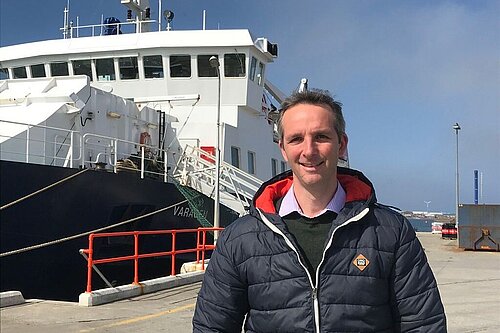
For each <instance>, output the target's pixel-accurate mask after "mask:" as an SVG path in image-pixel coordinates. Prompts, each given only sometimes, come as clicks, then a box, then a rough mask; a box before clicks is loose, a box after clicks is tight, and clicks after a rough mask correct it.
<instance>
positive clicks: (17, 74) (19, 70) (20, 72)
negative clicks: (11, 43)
mask: <svg viewBox="0 0 500 333" xmlns="http://www.w3.org/2000/svg"><path fill="white" fill-rule="evenodd" d="M12 74H13V75H14V79H26V78H27V77H28V74H27V73H26V67H24V66H22V67H15V68H12Z"/></svg>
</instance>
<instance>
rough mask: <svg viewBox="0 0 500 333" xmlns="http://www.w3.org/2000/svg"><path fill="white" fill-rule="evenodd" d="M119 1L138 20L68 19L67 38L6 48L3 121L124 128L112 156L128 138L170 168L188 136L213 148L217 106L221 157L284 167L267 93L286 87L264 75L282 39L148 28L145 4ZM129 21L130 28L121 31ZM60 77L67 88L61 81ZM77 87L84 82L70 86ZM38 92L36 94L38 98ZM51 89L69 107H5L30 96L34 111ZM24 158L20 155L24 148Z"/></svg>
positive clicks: (82, 129)
mask: <svg viewBox="0 0 500 333" xmlns="http://www.w3.org/2000/svg"><path fill="white" fill-rule="evenodd" d="M122 3H124V4H126V5H128V7H129V8H132V9H133V11H134V13H135V18H134V19H130V20H128V21H127V22H125V23H123V24H122V23H118V21H117V20H116V19H112V20H109V19H108V20H106V22H112V23H106V24H100V25H94V26H81V27H74V26H69V25H66V26H65V28H64V29H63V32H64V36H65V38H63V39H58V40H48V41H40V42H34V43H28V44H20V45H14V46H8V47H3V48H1V52H0V79H2V80H4V81H0V82H1V83H0V99H1V105H2V106H3V107H2V109H1V110H0V121H1V120H3V121H14V122H20V123H27V124H31V125H45V126H50V127H57V128H59V127H62V128H63V129H66V130H71V131H76V132H78V134H79V135H80V136H83V135H85V134H86V133H93V134H95V135H102V136H109V137H118V138H119V139H120V140H124V141H126V142H128V143H129V144H128V145H129V146H130V147H129V148H126V149H125V150H126V152H123V154H122V156H118V157H116V155H115V159H124V158H126V157H127V156H126V154H134V147H132V146H133V145H132V143H137V144H147V145H151V146H153V147H158V149H159V150H158V153H159V154H160V155H162V156H161V158H162V159H163V157H165V159H166V163H167V166H168V168H166V169H165V170H166V171H167V172H171V173H172V174H173V173H174V170H178V169H179V161H180V158H181V156H182V154H183V153H184V152H185V151H184V150H185V148H186V145H189V146H190V148H193V147H194V148H198V149H201V150H202V152H201V154H203V151H205V152H207V153H210V154H213V153H214V152H215V148H216V145H217V142H216V138H217V126H216V119H217V115H218V114H219V116H220V126H221V141H220V151H221V159H222V160H223V161H225V162H227V163H229V164H230V165H232V166H234V167H236V168H237V169H239V170H241V171H243V172H245V173H248V174H250V175H251V176H255V177H256V178H258V179H268V178H270V177H271V176H273V175H275V174H277V173H280V172H282V171H284V170H285V169H286V168H287V166H286V163H285V162H284V161H283V159H282V156H281V153H280V152H279V148H278V146H277V144H276V141H277V140H276V134H275V124H274V122H273V120H272V115H270V112H273V111H275V110H276V108H275V107H273V106H272V105H271V103H270V102H269V100H270V99H271V98H274V100H275V101H277V102H278V103H279V102H280V99H281V98H282V96H283V94H282V93H281V92H280V91H279V90H278V89H276V88H275V87H274V86H273V85H272V84H270V83H268V82H267V81H266V66H267V65H268V64H270V63H271V62H273V60H274V59H275V58H276V57H277V45H276V44H273V43H271V42H270V41H268V40H267V39H266V38H257V39H254V38H253V37H252V36H251V34H250V32H249V31H248V30H244V29H241V30H190V31H175V30H171V29H170V28H169V27H168V29H167V30H163V31H155V32H151V31H149V32H143V31H148V30H150V28H151V27H153V26H155V24H156V22H155V21H154V20H151V19H150V17H146V16H147V15H146V11H147V10H148V9H147V7H145V6H147V5H148V4H147V3H146V2H144V1H143V4H142V6H141V4H140V3H139V2H137V3H136V2H133V1H122ZM169 13H170V14H168V15H170V16H171V12H169ZM66 15H67V13H66ZM168 15H166V16H167V17H168ZM129 16H130V17H132V16H131V13H129ZM65 20H66V21H68V18H67V16H66V19H65ZM146 27H147V28H146ZM127 30H133V32H131V33H125V32H124V31H127ZM84 35H87V36H84ZM212 57H216V59H217V60H218V63H219V70H220V71H219V72H218V70H217V68H214V67H212V66H211V64H210V61H209V60H210V58H212ZM82 75H84V76H86V77H87V78H88V81H89V84H88V87H85V88H84V87H83V86H82V82H83V81H82V80H83V79H82ZM71 78H73V80H71ZM58 86H61V88H59V89H56V88H57V87H58ZM72 86H78V87H79V88H78V89H77V88H75V89H74V91H71V87H72ZM219 89H220V91H219ZM58 90H59V91H58ZM62 91H64V92H62ZM91 91H92V93H91ZM37 94H38V96H39V97H40V98H38V100H37V99H36V98H34V96H36V95H37ZM54 94H55V95H59V100H61V101H64V100H65V99H66V100H67V102H66V103H65V104H66V105H67V107H66V109H65V110H61V109H60V107H57V108H55V109H50V107H48V108H49V109H50V110H48V111H45V113H47V115H45V116H42V115H37V116H32V115H31V116H28V114H25V115H24V116H22V117H12V112H10V113H9V111H7V110H11V111H12V110H14V108H17V109H22V110H23V111H16V112H17V113H16V114H18V115H19V114H22V113H23V112H24V113H25V112H27V111H26V110H27V108H23V107H22V106H23V105H24V104H26V101H29V102H28V103H31V104H32V106H31V110H33V109H39V110H41V109H46V108H47V101H48V100H49V99H51V98H52V99H54V98H55V97H54ZM104 95H106V96H108V97H107V98H105V99H102V98H101V101H99V102H96V99H95V98H94V97H95V96H104ZM110 96H116V98H112V97H110ZM23 103H24V104H23ZM42 105H43V107H42ZM132 109H134V110H133V111H131V110H132ZM40 112H41V111H40ZM9 114H10V115H9ZM30 114H33V111H31V113H30ZM48 114H51V116H49V115H48ZM27 118H29V119H27ZM56 118H57V121H56V120H55V119H56ZM21 120H22V121H21ZM13 126H14V125H13V124H9V123H5V122H0V130H1V132H2V133H1V135H2V138H3V139H2V140H3V141H5V140H6V139H8V138H9V137H10V136H9V134H8V133H7V132H9V131H8V130H7V129H8V128H10V129H12V127H13ZM17 128H18V129H19V130H20V129H22V127H21V126H20V125H17ZM17 134H19V133H17ZM23 136H24V134H23ZM146 139H147V140H146ZM73 140H76V137H75V138H73ZM18 142H21V141H19V140H18ZM66 144H67V142H66ZM2 148H3V150H4V151H3V157H2V158H4V159H5V158H8V156H12V154H10V153H8V152H6V151H5V149H6V145H5V144H4V147H2ZM136 148H137V147H135V153H137V152H138V150H137V149H136ZM83 149H84V148H83ZM32 152H33V148H32ZM60 153H61V152H60ZM53 154H54V152H53V151H51V152H50V154H49V153H47V152H43V153H40V154H39V155H53ZM79 154H80V152H75V151H73V153H72V154H69V153H67V154H66V157H68V156H71V157H72V160H71V161H67V159H66V162H64V163H65V165H66V166H67V165H69V164H71V165H75V164H80V165H82V166H84V167H85V166H86V165H85V163H84V161H89V162H91V161H93V162H102V163H105V164H106V165H107V166H108V167H112V168H113V167H115V165H113V161H112V160H111V161H98V160H95V159H93V158H94V157H95V156H96V155H97V154H98V152H93V153H92V151H91V150H87V155H84V156H82V157H81V160H79V161H76V160H75V157H78V156H79ZM82 154H85V151H83V152H82ZM89 154H93V156H90V155H89ZM197 154H198V155H199V154H200V152H198V153H197ZM163 155H164V156H163ZM19 158H20V159H21V160H22V159H23V158H24V157H22V154H19ZM59 158H60V159H62V158H61V157H59ZM107 158H108V160H109V159H110V158H111V157H109V156H107ZM111 159H112V158H111ZM204 159H205V160H209V158H206V157H205V158H204ZM14 160H16V159H14ZM32 161H33V160H32ZM108 162H109V163H108ZM193 167H194V166H193V165H191V171H193ZM194 168H195V169H196V167H194ZM179 172H180V171H179ZM194 174H196V173H194ZM184 175H185V173H184ZM184 182H185V183H189V182H188V181H186V180H184ZM191 183H192V182H191ZM249 196H250V194H249Z"/></svg>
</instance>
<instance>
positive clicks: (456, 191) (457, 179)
mask: <svg viewBox="0 0 500 333" xmlns="http://www.w3.org/2000/svg"><path fill="white" fill-rule="evenodd" d="M453 129H454V130H455V134H456V139H457V141H456V148H457V154H456V158H457V161H456V179H455V225H456V227H457V239H458V237H459V236H458V204H459V202H460V197H459V193H460V192H459V177H458V131H460V130H461V129H462V128H461V127H460V125H459V124H458V123H455V125H453Z"/></svg>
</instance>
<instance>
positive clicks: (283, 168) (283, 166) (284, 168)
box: [281, 161, 286, 172]
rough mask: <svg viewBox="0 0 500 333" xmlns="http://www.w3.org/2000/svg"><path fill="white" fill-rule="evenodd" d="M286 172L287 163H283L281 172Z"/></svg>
mask: <svg viewBox="0 0 500 333" xmlns="http://www.w3.org/2000/svg"><path fill="white" fill-rule="evenodd" d="M285 171H286V162H283V161H281V172H285Z"/></svg>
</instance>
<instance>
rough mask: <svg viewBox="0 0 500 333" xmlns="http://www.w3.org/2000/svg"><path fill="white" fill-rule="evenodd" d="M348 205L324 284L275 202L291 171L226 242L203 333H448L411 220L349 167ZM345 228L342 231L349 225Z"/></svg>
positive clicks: (210, 284) (216, 259)
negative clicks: (379, 197) (312, 272)
mask: <svg viewBox="0 0 500 333" xmlns="http://www.w3.org/2000/svg"><path fill="white" fill-rule="evenodd" d="M338 179H339V181H340V182H341V184H342V187H343V188H344V189H345V190H346V194H347V202H346V205H345V207H344V209H343V210H342V211H341V212H340V214H339V215H338V217H337V218H336V219H337V220H336V221H335V223H333V224H332V225H336V226H337V227H332V230H330V233H329V236H328V238H327V240H326V242H325V244H324V245H323V246H324V253H323V260H322V261H321V263H320V265H319V267H318V269H317V271H316V281H317V282H316V284H315V285H313V283H312V281H313V279H312V278H311V276H310V275H309V273H308V271H307V269H306V266H305V265H304V262H303V260H302V259H301V256H300V254H299V252H298V251H297V248H298V246H297V244H295V242H294V238H293V237H290V234H289V232H288V231H287V227H286V225H285V224H284V223H283V221H282V219H281V218H280V217H279V215H277V214H276V211H275V208H274V202H275V201H276V200H277V199H278V198H280V197H282V196H283V195H284V194H285V193H286V191H287V190H288V189H289V188H290V185H291V181H292V176H291V173H290V172H287V173H284V174H281V175H279V176H277V177H275V178H274V179H272V180H271V181H269V182H267V183H265V184H264V185H263V186H262V187H261V189H260V190H259V191H258V192H257V194H256V196H255V198H254V203H253V206H252V207H251V209H250V214H249V215H247V216H244V217H242V218H240V219H238V220H237V221H235V222H233V223H232V224H231V225H230V226H229V227H227V228H226V229H225V230H224V231H223V232H222V234H221V237H220V238H219V241H218V243H217V249H216V251H215V252H214V254H213V255H212V258H211V260H210V264H209V265H208V268H207V270H206V273H205V277H204V280H203V285H202V288H201V290H200V293H199V296H198V300H197V304H196V310H195V314H194V317H193V329H194V332H241V329H242V327H243V323H244V331H245V332H259V333H263V332H301V333H302V332H384V333H385V332H387V333H389V332H426V333H428V332H432V333H434V332H438V333H440V332H446V318H445V314H444V310H443V305H442V303H441V299H440V296H439V291H438V289H437V286H436V281H435V279H434V275H433V274H432V271H431V269H430V267H429V265H428V263H427V258H426V256H425V254H424V252H423V249H422V246H421V244H420V242H419V241H418V239H417V238H416V236H415V232H414V231H413V228H412V227H411V225H410V224H409V222H408V221H407V220H406V219H405V218H404V217H402V216H401V215H400V214H398V213H396V212H394V211H393V210H392V209H389V208H387V207H385V206H382V205H379V204H377V203H376V199H375V193H374V190H373V187H372V185H371V183H370V182H369V181H368V179H366V177H365V176H364V175H363V174H362V173H360V172H357V171H354V170H349V169H343V168H339V175H338ZM339 224H340V225H339Z"/></svg>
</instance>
